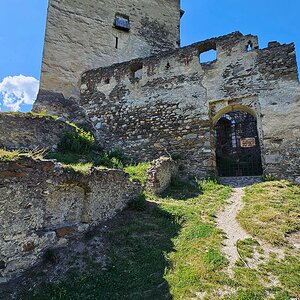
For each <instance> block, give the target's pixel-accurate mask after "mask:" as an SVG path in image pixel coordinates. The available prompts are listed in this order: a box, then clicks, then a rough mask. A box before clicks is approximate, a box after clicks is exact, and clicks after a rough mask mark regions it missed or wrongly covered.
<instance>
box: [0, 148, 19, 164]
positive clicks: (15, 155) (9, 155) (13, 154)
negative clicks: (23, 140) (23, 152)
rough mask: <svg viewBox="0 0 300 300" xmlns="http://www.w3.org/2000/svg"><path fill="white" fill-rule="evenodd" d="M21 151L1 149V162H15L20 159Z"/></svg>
mask: <svg viewBox="0 0 300 300" xmlns="http://www.w3.org/2000/svg"><path fill="white" fill-rule="evenodd" d="M19 155H20V151H7V150H5V149H0V161H14V160H17V159H19Z"/></svg>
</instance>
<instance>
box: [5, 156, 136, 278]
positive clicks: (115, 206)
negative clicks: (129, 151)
mask: <svg viewBox="0 0 300 300" xmlns="http://www.w3.org/2000/svg"><path fill="white" fill-rule="evenodd" d="M140 192H141V186H140V184H138V183H133V182H131V181H130V180H129V175H128V174H126V173H124V172H123V171H121V170H100V169H95V168H91V169H90V170H89V172H88V174H83V173H79V172H75V171H74V170H72V169H67V168H65V167H63V166H62V165H61V164H59V163H56V162H53V161H46V160H34V159H31V158H23V159H21V160H17V161H11V162H0V220H1V224H0V283H1V282H2V283H4V282H7V281H9V280H10V279H12V278H14V277H16V276H18V275H19V274H21V273H22V272H23V271H25V270H27V269H29V268H30V267H32V266H33V265H34V264H36V263H37V262H38V261H39V259H40V258H41V257H42V255H43V253H44V252H45V250H46V249H49V248H56V247H60V246H64V245H66V244H67V242H68V239H67V237H68V236H70V235H72V234H74V233H76V232H78V231H79V232H82V231H85V230H87V229H88V228H89V227H90V226H93V225H97V224H99V223H100V222H102V221H104V220H107V219H109V218H112V217H113V216H115V215H116V213H117V212H118V211H121V210H122V209H124V208H125V207H126V206H127V204H128V202H129V201H130V200H131V199H133V198H134V197H136V196H137V195H138V193H140Z"/></svg>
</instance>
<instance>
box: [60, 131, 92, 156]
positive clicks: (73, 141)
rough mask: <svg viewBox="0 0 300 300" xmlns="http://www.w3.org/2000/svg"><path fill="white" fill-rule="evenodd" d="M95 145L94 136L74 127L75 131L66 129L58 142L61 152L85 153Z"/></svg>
mask: <svg viewBox="0 0 300 300" xmlns="http://www.w3.org/2000/svg"><path fill="white" fill-rule="evenodd" d="M94 146H95V138H94V137H93V135H92V134H91V133H90V132H86V131H84V130H83V129H80V128H78V127H76V129H75V132H70V131H66V132H65V134H64V136H63V137H62V139H61V141H60V143H59V144H58V151H59V152H61V153H72V154H86V153H88V152H90V151H91V150H92V149H93V147H94Z"/></svg>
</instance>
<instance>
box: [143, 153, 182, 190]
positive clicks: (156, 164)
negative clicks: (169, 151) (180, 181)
mask: <svg viewBox="0 0 300 300" xmlns="http://www.w3.org/2000/svg"><path fill="white" fill-rule="evenodd" d="M178 171H179V164H178V162H176V161H174V160H173V159H171V158H170V157H160V158H159V159H156V160H154V161H152V162H151V167H150V168H149V169H148V170H147V182H146V190H148V191H149V192H151V193H153V194H155V195H159V194H161V193H162V192H164V191H165V190H166V189H167V188H168V187H169V185H170V183H171V180H172V177H176V176H177V175H178Z"/></svg>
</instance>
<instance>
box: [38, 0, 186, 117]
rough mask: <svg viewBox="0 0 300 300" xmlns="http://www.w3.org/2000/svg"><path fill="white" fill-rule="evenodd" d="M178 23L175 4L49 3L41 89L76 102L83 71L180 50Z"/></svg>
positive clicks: (137, 0) (157, 0)
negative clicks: (121, 24)
mask: <svg viewBox="0 0 300 300" xmlns="http://www.w3.org/2000/svg"><path fill="white" fill-rule="evenodd" d="M116 14H120V15H125V16H127V17H129V20H130V31H129V32H125V31H121V30H118V29H116V28H115V27H114V20H115V15H116ZM179 22H180V3H179V0H152V1H149V0H126V1H118V0H111V1H107V0H85V1H81V0H49V7H48V18H47V29H46V37H45V46H44V54H43V65H42V74H41V85H40V89H41V91H42V93H43V94H45V93H46V92H47V93H48V96H49V97H51V93H52V92H57V93H62V94H63V95H64V97H65V98H69V97H71V96H72V97H75V98H77V97H78V96H79V84H80V76H81V74H82V72H84V71H86V70H89V69H91V68H95V67H100V66H108V65H111V64H113V63H117V62H123V61H127V60H130V59H133V58H137V57H146V56H149V55H151V54H154V53H158V52H161V51H164V50H169V49H174V48H177V47H179V44H180V41H179ZM116 39H118V40H116ZM116 44H117V45H116ZM40 101H41V102H42V101H43V99H40V98H38V101H37V102H36V104H35V106H34V109H35V111H40V108H39V104H40ZM49 108H51V106H49Z"/></svg>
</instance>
